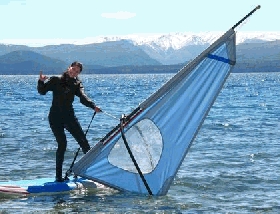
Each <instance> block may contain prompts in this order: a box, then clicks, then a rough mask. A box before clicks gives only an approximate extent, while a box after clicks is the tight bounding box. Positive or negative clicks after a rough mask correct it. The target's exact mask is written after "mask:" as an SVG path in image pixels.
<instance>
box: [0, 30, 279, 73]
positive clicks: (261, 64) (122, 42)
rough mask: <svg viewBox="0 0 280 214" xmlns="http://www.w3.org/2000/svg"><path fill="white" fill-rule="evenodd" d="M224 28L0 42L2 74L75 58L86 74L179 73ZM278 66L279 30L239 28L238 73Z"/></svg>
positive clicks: (59, 66) (56, 66)
mask: <svg viewBox="0 0 280 214" xmlns="http://www.w3.org/2000/svg"><path fill="white" fill-rule="evenodd" d="M219 36H221V33H199V34H192V33H174V34H163V35H153V36H146V37H145V36H142V37H140V36H135V35H131V36H123V37H99V38H98V39H97V38H95V39H92V40H89V41H84V43H83V44H79V43H78V42H76V43H74V42H73V44H57V45H46V46H42V47H30V46H26V45H12V44H0V74H38V71H40V70H43V71H44V72H45V73H46V74H58V73H61V72H63V70H65V69H66V68H67V66H69V64H70V63H71V62H73V61H75V60H78V61H81V62H82V63H83V64H84V67H85V69H84V73H149V72H156V73H165V72H176V71H178V70H179V69H180V68H181V67H182V66H183V65H184V64H186V63H187V62H188V61H189V60H191V59H193V58H195V57H196V56H197V55H198V54H200V53H201V52H202V51H203V50H204V49H205V48H207V47H208V46H209V45H210V44H211V43H212V42H213V41H215V40H216V39H217V38H218V37H219ZM279 68H280V33H279V34H278V33H267V32H266V33H265V32H259V33H237V65H236V66H235V69H234V72H268V71H279Z"/></svg>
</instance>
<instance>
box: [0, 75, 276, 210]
mask: <svg viewBox="0 0 280 214" xmlns="http://www.w3.org/2000/svg"><path fill="white" fill-rule="evenodd" d="M172 76H173V74H157V75H156V74H145V75H131V76H129V75H81V79H82V80H83V83H84V86H85V89H86V93H87V94H88V96H89V97H91V98H93V99H94V101H95V102H96V104H97V105H99V106H100V107H101V108H102V109H103V110H104V111H105V112H107V113H109V114H112V115H114V116H116V117H117V118H119V117H120V116H121V114H128V113H130V112H131V111H132V110H133V109H134V108H135V107H137V105H138V104H139V103H141V102H142V101H144V100H145V99H146V98H147V97H148V96H149V95H150V94H151V93H153V92H154V91H155V90H157V89H158V88H159V87H160V86H161V85H162V84H163V83H164V82H166V81H167V80H168V79H169V78H170V77H172ZM37 79H38V76H32V75H31V76H0V96H1V97H0V151H1V153H0V154H1V155H0V182H1V181H8V180H22V179H34V178H43V177H54V175H55V169H54V168H55V151H56V142H55V140H54V137H53V135H52V133H51V130H50V128H49V124H48V119H47V116H48V111H49V107H50V104H51V99H52V95H51V93H49V94H47V95H46V96H41V95H39V94H38V93H37V89H36V85H37ZM279 85H280V73H257V74H252V73H246V74H231V75H230V76H229V78H228V80H227V82H226V84H225V86H224V88H223V89H222V91H221V93H220V94H219V96H218V98H217V100H216V102H215V103H214V105H213V107H212V109H211V111H210V112H209V115H208V117H207V118H206V120H205V121H204V124H203V126H202V128H201V129H200V131H199V133H198V135H197V137H196V139H195V141H194V143H193V145H192V147H191V149H190V150H189V152H188V154H187V156H186V158H185V160H184V162H183V164H182V166H181V168H180V170H179V172H178V174H177V176H176V179H175V181H174V183H173V185H172V186H171V188H170V190H169V192H168V194H167V195H166V196H160V197H148V196H139V195H133V194H129V193H120V192H117V191H112V190H110V189H107V188H101V189H98V190H95V191H93V192H89V191H73V192H71V193H64V194H55V195H40V196H29V197H21V198H1V199H0V213H32V212H34V213H80V212H81V213H83V212H84V213H279V212H280V145H279V142H280V132H279V129H280V119H279V117H280V107H279V103H280V87H279ZM74 107H75V109H76V116H77V117H78V118H79V121H80V123H81V124H82V126H83V128H84V129H86V128H87V127H88V124H89V122H90V120H91V117H92V114H93V111H92V110H91V109H88V108H86V107H84V106H83V105H81V104H80V103H79V102H78V99H77V100H76V101H75V103H74ZM117 123H118V121H116V120H115V119H113V118H111V117H108V116H107V115H105V114H102V113H100V114H97V115H96V116H95V118H94V120H93V123H92V125H91V127H90V130H89V132H88V135H87V137H88V139H89V141H90V144H91V145H92V146H93V145H94V144H95V143H97V142H98V140H100V139H101V138H102V137H103V136H104V135H105V134H106V133H107V132H108V131H109V130H110V129H111V128H112V127H113V126H115V125H116V124H117ZM67 136H68V149H67V152H66V157H65V165H64V166H65V168H67V166H69V165H70V163H71V162H72V160H73V157H74V152H76V150H77V148H78V144H77V143H76V142H75V140H74V139H73V138H72V137H71V136H70V135H68V134H67Z"/></svg>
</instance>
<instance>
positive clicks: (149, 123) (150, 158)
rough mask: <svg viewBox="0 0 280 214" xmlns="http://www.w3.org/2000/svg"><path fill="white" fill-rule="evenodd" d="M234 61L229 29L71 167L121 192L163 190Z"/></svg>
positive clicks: (234, 46)
mask: <svg viewBox="0 0 280 214" xmlns="http://www.w3.org/2000/svg"><path fill="white" fill-rule="evenodd" d="M235 61H236V42H235V31H234V29H230V30H229V31H227V32H226V33H225V34H224V35H223V36H221V37H220V38H219V39H218V40H217V41H216V42H214V43H213V44H212V45H211V46H210V47H209V48H207V49H206V50H205V51H204V52H202V53H201V54H200V55H199V56H198V57H196V58H195V59H194V60H193V61H191V62H190V63H188V64H187V65H186V66H185V67H183V68H182V69H181V70H180V71H179V72H178V73H177V74H176V75H175V76H174V77H173V78H171V79H170V80H169V81H168V82H167V83H166V84H164V85H163V86H162V87H161V88H160V89H159V90H158V91H156V92H155V93H154V94H152V95H151V96H150V97H149V98H148V99H146V100H145V101H144V102H143V103H141V104H140V105H139V106H138V107H137V108H136V109H135V110H134V111H133V112H132V113H131V114H129V115H128V116H127V117H126V119H125V122H124V124H123V127H122V126H121V125H118V126H116V127H115V128H114V129H113V130H112V131H111V132H109V133H108V134H107V135H106V136H105V137H104V138H103V139H102V140H101V141H100V142H98V143H97V144H96V145H95V146H94V147H93V148H92V149H91V150H90V151H89V152H88V153H87V154H86V155H85V156H84V157H82V158H81V159H80V160H79V161H78V162H77V163H76V164H75V165H74V167H73V172H74V173H75V174H76V175H79V176H81V177H84V178H88V179H91V180H94V181H97V182H99V183H102V184H104V185H106V186H109V187H112V188H115V189H118V190H121V191H130V192H135V193H141V194H148V193H149V194H153V195H165V194H166V193H167V192H168V190H169V188H170V185H171V184H172V182H173V180H174V177H175V176H176V173H177V171H178V169H179V167H180V166H181V164H182V162H183V160H184V158H185V156H186V154H187V152H188V149H189V148H190V146H191V144H192V142H193V140H194V138H195V136H196V135H197V133H198V131H199V129H200V127H201V125H202V123H203V121H204V119H205V117H206V116H207V114H208V112H209V110H210V108H211V106H212V105H213V103H214V101H215V99H216V97H217V96H218V94H219V92H220V90H221V89H222V87H223V84H224V82H225V81H226V79H227V77H228V76H229V74H230V72H231V70H232V68H233V66H234V64H235ZM122 131H123V133H124V136H125V138H124V137H123V136H122ZM125 141H126V142H125ZM125 143H127V144H128V147H129V148H130V150H131V153H132V156H133V158H134V159H135V160H134V161H132V159H131V155H130V154H129V152H128V150H127V147H126V146H125ZM136 165H137V166H138V167H139V169H140V171H141V173H139V171H138V170H137V167H136ZM141 174H142V175H141Z"/></svg>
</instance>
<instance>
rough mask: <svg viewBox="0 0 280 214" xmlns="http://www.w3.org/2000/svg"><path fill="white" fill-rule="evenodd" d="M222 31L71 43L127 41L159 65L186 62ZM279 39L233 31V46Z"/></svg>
mask: <svg viewBox="0 0 280 214" xmlns="http://www.w3.org/2000/svg"><path fill="white" fill-rule="evenodd" d="M223 33H224V32H202V33H191V32H187V33H170V34H153V35H149V34H142V35H126V36H111V37H109V36H106V37H95V38H87V39H84V40H79V41H75V42H73V43H74V44H76V45H84V44H93V43H103V42H108V41H120V40H127V41H130V42H131V43H132V44H134V45H135V46H139V47H140V48H141V49H143V50H144V51H145V52H146V53H147V54H148V55H149V56H150V57H151V58H153V59H156V60H157V61H159V62H160V63H162V64H176V63H182V62H185V61H188V60H190V59H192V58H194V57H195V56H197V55H198V54H199V53H200V52H201V51H203V50H204V49H205V48H207V47H208V46H209V45H210V44H212V43H213V42H214V41H215V40H216V39H218V38H219V37H220V36H221V35H222V34H223ZM275 40H280V32H237V37H236V43H237V45H240V44H243V43H264V42H270V41H275Z"/></svg>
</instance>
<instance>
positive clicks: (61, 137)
mask: <svg viewBox="0 0 280 214" xmlns="http://www.w3.org/2000/svg"><path fill="white" fill-rule="evenodd" d="M82 69H83V66H82V64H81V63H80V62H77V61H75V62H73V63H72V64H71V66H70V67H69V68H68V69H67V70H66V71H65V72H64V73H63V74H62V76H61V77H56V76H52V77H50V78H48V77H47V76H45V75H43V74H42V72H40V77H39V80H38V85H37V89H38V92H39V94H41V95H45V94H46V93H47V92H48V91H52V93H53V100H52V106H51V108H50V112H49V123H50V127H51V129H52V132H53V134H54V136H55V138H56V141H57V144H58V147H57V151H56V181H58V182H63V181H64V179H63V177H62V166H63V161H64V154H65V151H66V147H67V140H66V135H65V132H64V129H67V130H68V131H69V132H70V133H71V134H72V136H73V137H74V138H75V139H76V141H77V142H78V143H79V145H80V147H81V148H82V151H83V153H84V154H85V153H87V152H88V151H89V150H90V146H89V143H88V141H87V139H86V136H85V134H84V132H83V130H82V127H81V125H80V123H79V121H78V119H77V118H76V116H75V113H74V109H73V105H72V103H73V101H74V97H75V95H76V96H78V97H79V98H80V102H81V103H82V104H83V105H85V106H87V107H90V108H92V109H93V110H94V111H95V112H100V111H101V109H100V108H99V107H97V106H96V105H95V103H94V102H93V101H91V100H90V99H89V98H88V97H87V96H86V94H85V93H84V87H83V85H82V82H81V81H80V80H79V79H78V75H79V74H80V73H81V71H82Z"/></svg>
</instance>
